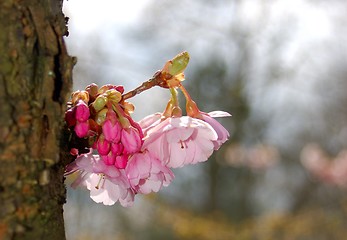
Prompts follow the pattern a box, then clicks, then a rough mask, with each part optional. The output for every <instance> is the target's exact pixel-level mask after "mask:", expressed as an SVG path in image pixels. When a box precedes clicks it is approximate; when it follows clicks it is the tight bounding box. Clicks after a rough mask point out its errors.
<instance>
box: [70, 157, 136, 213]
mask: <svg viewBox="0 0 347 240" xmlns="http://www.w3.org/2000/svg"><path fill="white" fill-rule="evenodd" d="M76 171H78V172H79V176H78V177H77V179H76V180H75V181H74V182H73V183H72V187H77V186H79V185H82V186H85V187H87V189H88V190H90V197H91V199H93V200H94V201H95V202H97V203H103V204H104V205H113V204H115V203H116V202H117V201H119V202H120V204H121V205H122V206H124V207H128V206H131V205H133V202H134V196H135V193H134V191H133V189H132V188H131V186H130V183H129V181H128V178H127V176H126V174H125V171H124V170H123V169H118V168H116V167H115V166H113V165H106V164H105V163H104V161H102V160H101V159H100V156H99V155H93V154H92V153H91V152H90V153H87V154H82V155H80V156H78V157H77V158H76V160H75V161H74V162H72V163H71V164H69V165H68V166H67V167H66V175H68V174H71V173H73V172H76Z"/></svg>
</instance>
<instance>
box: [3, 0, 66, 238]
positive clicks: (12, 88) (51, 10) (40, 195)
mask: <svg viewBox="0 0 347 240" xmlns="http://www.w3.org/2000/svg"><path fill="white" fill-rule="evenodd" d="M0 29H1V30H0V239H31V240H32V239H35V240H37V239H50V240H55V239H59V240H61V239H65V233H64V222H63V204H64V203H65V187H64V182H63V181H64V179H63V178H64V177H63V169H64V164H65V163H64V160H63V158H64V156H63V153H62V151H61V150H60V148H61V143H60V142H61V137H62V135H61V132H62V131H61V129H62V126H63V121H62V119H63V115H64V111H65V102H66V100H67V97H68V96H69V93H70V88H71V71H72V66H73V59H72V58H71V57H69V56H68V55H67V53H66V48H65V45H64V41H63V35H65V34H66V33H67V29H66V22H65V18H64V15H63V13H62V1H60V0H1V1H0Z"/></svg>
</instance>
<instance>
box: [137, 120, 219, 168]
mask: <svg viewBox="0 0 347 240" xmlns="http://www.w3.org/2000/svg"><path fill="white" fill-rule="evenodd" d="M150 118H151V117H149V118H147V120H146V121H147V122H150V121H149V120H150ZM152 118H153V119H157V118H158V116H157V115H152ZM154 122H156V123H157V121H156V120H155V121H153V123H154ZM141 123H142V121H140V124H141ZM145 132H146V136H145V138H144V143H143V147H142V149H147V150H148V151H149V152H150V153H151V154H152V155H153V156H154V157H156V158H158V159H160V160H161V161H162V162H163V164H165V165H166V166H168V167H172V168H177V167H183V166H184V165H186V164H195V163H198V162H204V161H206V160H207V159H208V158H209V157H210V156H211V154H212V153H213V150H214V143H215V142H216V141H217V140H218V134H217V133H216V131H215V130H214V129H213V128H212V127H211V125H210V124H208V123H207V122H204V121H202V120H200V119H197V118H192V117H189V116H183V117H173V118H167V119H165V120H164V121H162V122H160V123H159V124H156V125H153V124H152V125H151V126H150V127H148V128H147V129H146V131H145Z"/></svg>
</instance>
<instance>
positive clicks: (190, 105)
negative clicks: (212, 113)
mask: <svg viewBox="0 0 347 240" xmlns="http://www.w3.org/2000/svg"><path fill="white" fill-rule="evenodd" d="M179 88H180V89H181V91H182V93H183V95H184V97H185V98H186V112H187V115H188V116H190V117H194V118H202V116H201V114H200V110H199V108H198V106H197V105H196V103H195V102H194V101H193V99H192V98H191V97H190V95H189V93H188V91H187V89H185V87H183V85H182V84H180V85H179Z"/></svg>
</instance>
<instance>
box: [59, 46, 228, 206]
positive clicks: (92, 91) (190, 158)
mask: <svg viewBox="0 0 347 240" xmlns="http://www.w3.org/2000/svg"><path fill="white" fill-rule="evenodd" d="M188 60H189V55H188V53H187V52H184V53H181V54H179V55H177V56H176V57H175V58H173V59H172V60H170V61H168V62H167V63H166V64H165V65H164V67H163V69H162V70H160V71H158V72H156V73H155V74H154V76H153V77H152V78H151V79H149V80H148V81H146V82H144V83H143V84H142V85H141V86H140V87H138V88H136V89H134V90H132V91H130V92H128V93H124V88H123V87H122V86H116V85H111V84H108V85H105V86H102V87H100V88H99V87H98V86H97V85H96V84H91V85H89V86H87V87H86V88H85V90H83V91H76V92H74V93H73V94H72V98H71V102H69V104H68V106H69V108H68V110H67V111H66V114H65V121H66V123H67V126H68V127H69V129H70V130H71V134H73V135H74V137H75V138H78V139H83V140H85V142H87V147H88V149H89V152H88V153H79V152H78V150H76V149H75V148H73V149H71V154H73V155H75V156H76V159H75V160H74V161H73V162H72V163H70V164H68V165H67V166H66V175H70V174H72V173H76V175H77V177H76V180H75V181H74V182H73V183H72V187H77V186H84V187H86V188H87V189H88V190H89V191H90V197H91V198H92V199H93V200H94V201H95V202H97V203H103V204H104V205H113V204H115V203H116V202H119V203H120V204H121V205H122V206H124V207H128V206H131V205H133V202H134V198H135V195H137V194H149V193H151V192H158V191H159V190H160V189H161V188H162V187H163V186H165V187H166V186H168V185H169V184H170V183H171V182H172V180H173V179H174V174H173V172H172V168H180V167H183V166H185V165H188V164H196V163H199V162H204V161H206V160H207V159H208V158H209V157H210V156H211V154H212V153H213V151H215V150H218V149H219V148H220V146H221V145H222V144H223V143H224V142H225V141H226V140H227V139H228V138H229V133H228V131H227V130H226V129H225V128H224V127H223V126H222V125H221V124H220V123H219V122H218V121H216V120H215V119H214V118H215V117H227V116H230V114H229V113H226V112H223V111H214V112H210V113H205V112H202V111H200V110H199V109H198V107H197V105H196V103H195V102H194V101H193V100H192V99H191V97H190V95H189V93H188V92H187V90H186V89H185V88H184V87H183V85H182V84H181V82H182V81H183V80H184V73H183V71H184V69H185V68H186V66H187V63H188ZM153 86H160V87H162V88H166V89H169V90H170V93H171V98H170V100H169V102H168V104H167V107H166V109H165V110H164V111H163V113H154V114H151V115H149V116H147V117H145V118H144V119H142V120H140V121H139V122H136V121H135V120H133V119H132V117H131V113H132V112H133V111H134V106H133V105H132V104H131V103H130V102H128V101H127V99H129V98H131V97H133V96H135V95H137V94H139V93H141V92H142V91H145V90H148V89H150V88H151V87H153ZM178 90H181V92H182V93H183V95H184V97H185V98H186V106H185V110H186V113H187V115H186V116H183V114H182V112H183V111H182V109H181V107H180V106H179V102H178ZM72 139H74V138H72Z"/></svg>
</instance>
